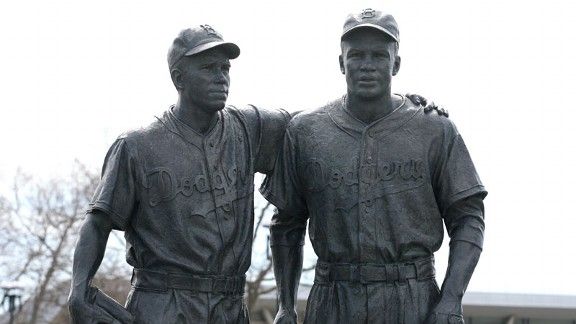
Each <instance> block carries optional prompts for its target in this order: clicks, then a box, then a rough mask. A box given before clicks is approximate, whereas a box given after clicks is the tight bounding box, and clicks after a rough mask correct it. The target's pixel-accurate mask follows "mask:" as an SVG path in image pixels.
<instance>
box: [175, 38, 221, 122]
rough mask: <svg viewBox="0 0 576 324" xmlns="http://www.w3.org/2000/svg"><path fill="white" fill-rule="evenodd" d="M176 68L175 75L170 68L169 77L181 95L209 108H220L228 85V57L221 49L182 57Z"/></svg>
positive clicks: (205, 108) (193, 102)
mask: <svg viewBox="0 0 576 324" xmlns="http://www.w3.org/2000/svg"><path fill="white" fill-rule="evenodd" d="M177 70H179V71H180V72H179V76H178V77H175V75H174V72H173V80H174V83H175V84H176V87H177V88H178V89H179V91H180V94H181V95H182V96H185V97H186V98H187V99H188V100H189V101H190V102H191V103H192V104H194V105H195V106H196V107H198V108H200V109H204V110H207V111H209V112H214V111H218V110H221V109H223V108H224V106H225V105H226V99H227V98H228V88H229V87H230V75H229V72H230V60H229V59H228V56H227V55H226V54H225V52H224V51H223V50H222V49H220V48H218V47H216V48H212V49H210V50H207V51H204V52H201V53H198V54H196V55H193V56H190V57H184V58H183V59H182V62H181V63H180V64H178V67H177Z"/></svg>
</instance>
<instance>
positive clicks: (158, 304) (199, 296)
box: [126, 288, 250, 324]
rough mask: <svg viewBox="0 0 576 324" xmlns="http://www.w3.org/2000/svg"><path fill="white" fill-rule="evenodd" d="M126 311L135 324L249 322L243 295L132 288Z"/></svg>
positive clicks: (229, 323)
mask: <svg viewBox="0 0 576 324" xmlns="http://www.w3.org/2000/svg"><path fill="white" fill-rule="evenodd" d="M126 308H127V309H128V311H129V312H130V313H132V315H134V319H135V321H134V324H172V323H175V324H176V323H177V324H192V323H194V324H196V323H210V324H232V323H234V324H237V323H238V324H243V323H249V322H250V321H249V318H248V310H247V308H246V304H245V303H244V299H243V296H242V295H239V294H236V295H226V294H216V293H205V292H195V291H191V290H184V289H168V290H166V291H162V292H155V291H147V290H142V289H137V288H136V289H135V288H132V290H131V291H130V294H129V295H128V300H127V302H126Z"/></svg>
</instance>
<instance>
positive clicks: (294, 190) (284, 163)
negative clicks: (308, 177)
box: [260, 130, 308, 246]
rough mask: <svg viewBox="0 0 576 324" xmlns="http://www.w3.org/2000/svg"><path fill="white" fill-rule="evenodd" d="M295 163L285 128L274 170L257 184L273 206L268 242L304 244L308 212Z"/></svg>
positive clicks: (293, 148) (272, 243) (274, 243)
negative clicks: (260, 184) (259, 184)
mask: <svg viewBox="0 0 576 324" xmlns="http://www.w3.org/2000/svg"><path fill="white" fill-rule="evenodd" d="M296 167H297V157H296V148H295V145H294V138H293V137H292V135H291V134H290V131H289V130H288V131H286V134H285V136H284V143H283V145H282V149H281V150H280V152H279V154H278V158H277V161H276V164H275V166H274V170H273V172H272V173H270V174H269V175H268V176H267V177H266V179H265V180H264V182H263V183H262V186H261V188H260V192H261V193H262V195H263V196H264V198H266V199H267V200H268V201H269V202H271V203H272V204H273V205H274V206H276V208H277V211H276V212H275V213H274V215H273V216H272V222H271V224H270V233H271V235H270V244H271V245H285V246H294V245H301V244H304V236H305V231H306V221H307V219H308V212H307V208H306V202H305V200H304V197H303V195H302V190H301V184H300V180H299V179H298V173H297V168H296Z"/></svg>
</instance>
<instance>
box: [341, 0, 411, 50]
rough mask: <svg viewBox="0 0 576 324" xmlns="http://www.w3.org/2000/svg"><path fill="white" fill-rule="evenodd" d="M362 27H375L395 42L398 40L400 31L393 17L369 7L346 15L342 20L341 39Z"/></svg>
mask: <svg viewBox="0 0 576 324" xmlns="http://www.w3.org/2000/svg"><path fill="white" fill-rule="evenodd" d="M362 27H369V28H375V29H377V30H379V31H381V32H383V33H385V34H386V35H388V36H390V37H392V39H394V40H395V41H396V42H400V31H399V30H398V24H397V23H396V20H395V19H394V17H393V16H392V15H390V14H384V13H382V12H381V11H378V10H374V9H370V8H367V9H364V10H362V12H360V13H358V14H350V15H348V17H347V18H346V21H345V22H344V31H343V32H342V37H341V39H344V37H345V36H346V35H348V33H350V32H351V31H353V30H356V29H357V28H362Z"/></svg>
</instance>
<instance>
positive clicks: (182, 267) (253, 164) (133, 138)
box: [88, 106, 290, 275]
mask: <svg viewBox="0 0 576 324" xmlns="http://www.w3.org/2000/svg"><path fill="white" fill-rule="evenodd" d="M289 119H290V116H289V114H288V113H286V112H284V111H280V110H262V109H256V108H254V107H252V106H249V107H246V108H243V109H238V108H235V107H232V106H228V107H226V108H224V109H223V110H222V111H220V112H219V113H218V120H217V122H216V123H215V125H214V126H213V127H212V128H211V129H210V130H209V131H208V132H207V133H205V134H199V133H197V132H195V131H194V130H193V129H192V128H190V127H189V126H187V125H186V124H185V123H183V122H182V121H180V120H178V118H176V116H174V114H173V113H172V111H171V110H168V111H167V112H165V113H164V114H163V115H162V116H161V117H158V118H157V120H156V121H154V122H153V123H151V124H150V125H149V126H147V127H145V128H142V129H140V130H136V131H132V132H129V133H127V134H125V135H122V136H120V137H119V138H118V139H117V140H116V142H115V143H114V144H113V145H112V147H111V148H110V150H109V151H108V154H107V156H106V159H105V162H104V166H103V170H102V178H101V181H100V183H99V185H98V187H97V189H96V192H95V194H94V196H93V198H92V203H91V205H90V208H89V210H88V211H89V212H90V211H95V210H99V211H102V212H104V213H105V214H107V215H108V217H110V219H111V220H112V222H113V224H114V226H115V228H117V229H120V230H124V231H125V237H126V242H127V252H126V258H127V262H128V263H129V264H130V265H132V266H134V267H135V268H143V269H148V270H157V271H163V272H185V273H193V274H206V275H216V274H217V275H236V274H244V273H245V272H246V271H247V269H248V267H249V266H250V258H251V251H252V250H251V247H252V234H253V233H252V230H253V221H254V210H253V199H254V172H263V173H267V172H270V171H271V169H272V167H273V163H274V157H275V156H276V147H279V146H280V145H281V140H282V135H283V133H284V129H285V126H286V124H287V122H288V120H289Z"/></svg>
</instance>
